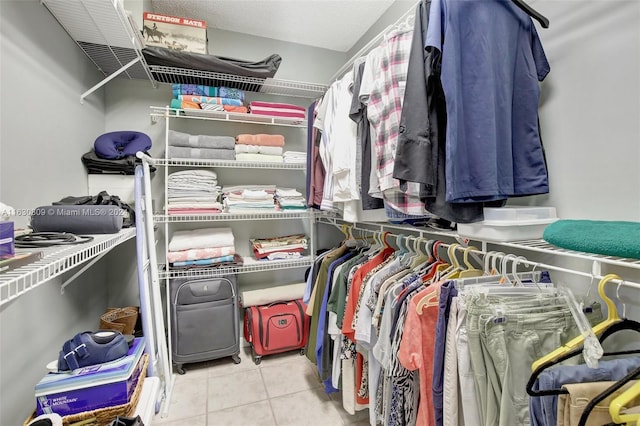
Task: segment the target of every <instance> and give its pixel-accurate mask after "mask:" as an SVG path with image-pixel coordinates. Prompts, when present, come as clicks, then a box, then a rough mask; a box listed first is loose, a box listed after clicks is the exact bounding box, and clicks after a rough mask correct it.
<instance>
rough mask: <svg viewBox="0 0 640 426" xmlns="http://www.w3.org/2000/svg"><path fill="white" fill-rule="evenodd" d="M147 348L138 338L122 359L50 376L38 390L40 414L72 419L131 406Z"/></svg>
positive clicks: (41, 382) (36, 388) (48, 375)
mask: <svg viewBox="0 0 640 426" xmlns="http://www.w3.org/2000/svg"><path fill="white" fill-rule="evenodd" d="M144 347H145V344H144V339H143V338H136V339H134V340H133V342H132V344H131V347H130V348H129V351H128V352H127V355H126V356H124V357H122V358H120V359H117V360H115V361H110V362H106V363H103V364H97V365H90V366H87V367H82V368H79V369H77V370H74V371H72V372H62V373H49V374H47V375H46V376H44V377H43V378H42V380H40V382H39V383H38V384H36V387H35V395H36V415H38V416H39V415H41V414H49V413H56V414H59V415H61V416H69V415H72V414H77V413H82V412H84V411H93V410H97V409H100V408H105V407H112V406H116V405H122V404H127V403H129V400H130V399H131V396H132V394H133V391H134V390H135V388H136V385H137V383H138V378H139V377H140V373H141V371H142V366H143V364H144V363H143V362H142V355H143V353H144Z"/></svg>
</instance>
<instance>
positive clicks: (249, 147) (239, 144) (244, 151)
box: [235, 134, 284, 163]
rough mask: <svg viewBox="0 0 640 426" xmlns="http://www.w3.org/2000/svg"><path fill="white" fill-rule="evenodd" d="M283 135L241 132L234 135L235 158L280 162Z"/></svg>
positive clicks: (281, 158) (282, 160)
mask: <svg viewBox="0 0 640 426" xmlns="http://www.w3.org/2000/svg"><path fill="white" fill-rule="evenodd" d="M283 147H284V136H282V135H266V134H256V135H249V134H241V135H238V136H236V146H235V152H236V160H238V161H254V162H265V163H282V162H284V157H283V156H282V150H283Z"/></svg>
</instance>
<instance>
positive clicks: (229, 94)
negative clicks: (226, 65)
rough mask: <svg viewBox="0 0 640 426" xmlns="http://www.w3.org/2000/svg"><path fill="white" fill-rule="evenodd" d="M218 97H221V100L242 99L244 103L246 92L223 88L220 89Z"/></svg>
mask: <svg viewBox="0 0 640 426" xmlns="http://www.w3.org/2000/svg"><path fill="white" fill-rule="evenodd" d="M217 96H220V97H221V98H227V99H240V100H241V101H244V91H243V90H240V89H234V88H231V87H224V86H223V87H221V88H220V89H218V95H217Z"/></svg>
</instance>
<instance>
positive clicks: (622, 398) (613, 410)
mask: <svg viewBox="0 0 640 426" xmlns="http://www.w3.org/2000/svg"><path fill="white" fill-rule="evenodd" d="M639 375H640V367H638V368H636V369H635V370H633V371H631V372H629V374H627V375H626V376H624V377H623V378H622V379H620V380H618V381H617V382H616V383H615V384H613V385H612V386H611V387H609V388H608V389H607V390H605V391H604V392H602V393H600V394H599V395H597V396H596V397H594V398H593V399H592V400H591V401H589V403H588V404H587V406H586V407H585V409H584V411H583V412H582V414H581V415H580V421H579V422H578V426H584V425H586V424H587V420H588V418H589V414H591V411H592V410H593V408H594V407H595V406H596V405H598V404H599V403H600V402H602V401H603V400H604V399H606V398H607V397H608V396H610V395H612V394H613V393H614V392H616V391H617V390H619V389H621V388H622V387H623V386H624V385H626V384H627V383H629V382H630V381H631V380H633V379H636V378H637V377H638V376H639ZM638 395H640V382H637V383H635V384H634V385H633V386H631V387H630V388H629V389H627V390H626V391H624V392H622V393H621V394H620V395H618V396H617V397H615V398H614V399H613V400H612V401H611V402H610V403H609V415H610V416H611V419H612V420H613V421H614V422H616V423H621V424H626V425H629V424H634V422H636V423H635V424H637V422H638V420H640V414H621V413H620V412H621V411H622V410H623V409H626V408H628V407H627V406H626V405H627V404H628V403H629V402H631V401H632V400H633V399H635V398H637V397H638Z"/></svg>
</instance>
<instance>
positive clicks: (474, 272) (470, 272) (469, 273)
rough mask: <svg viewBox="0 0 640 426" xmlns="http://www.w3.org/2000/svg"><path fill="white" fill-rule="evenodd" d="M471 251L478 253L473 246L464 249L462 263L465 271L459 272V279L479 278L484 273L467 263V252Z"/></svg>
mask: <svg viewBox="0 0 640 426" xmlns="http://www.w3.org/2000/svg"><path fill="white" fill-rule="evenodd" d="M471 250H475V251H476V252H478V249H477V248H476V247H474V246H469V247H467V248H465V249H464V252H463V259H462V261H463V262H464V264H465V266H466V267H467V269H465V270H463V271H461V272H460V275H459V278H469V277H479V276H482V275H484V271H483V270H482V269H478V268H476V267H475V266H473V265H472V264H471V262H469V252H470V251H471ZM478 253H479V252H478Z"/></svg>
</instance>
